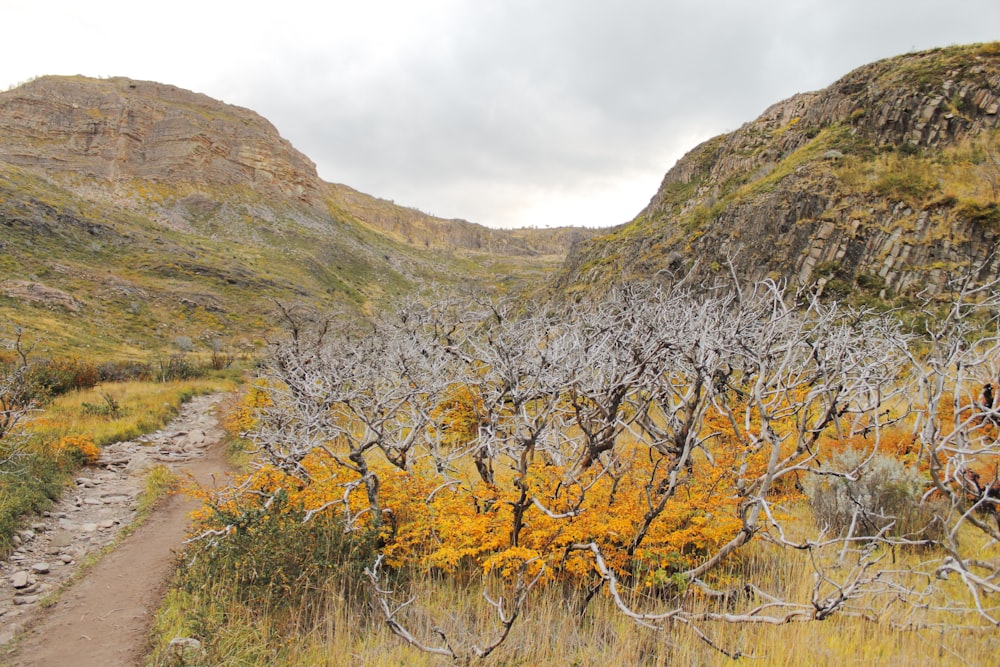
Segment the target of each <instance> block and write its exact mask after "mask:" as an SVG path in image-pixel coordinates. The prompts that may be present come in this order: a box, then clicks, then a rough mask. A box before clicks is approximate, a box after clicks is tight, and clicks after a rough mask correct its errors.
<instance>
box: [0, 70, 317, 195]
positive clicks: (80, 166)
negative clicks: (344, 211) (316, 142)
mask: <svg viewBox="0 0 1000 667" xmlns="http://www.w3.org/2000/svg"><path fill="white" fill-rule="evenodd" d="M0 136H2V137H3V141H0V161H3V162H9V163H11V164H15V165H18V166H22V167H32V168H40V169H43V170H45V171H50V172H51V171H58V172H72V173H75V174H85V175H88V176H94V177H99V178H104V179H108V180H110V181H119V180H127V179H133V178H135V179H144V180H149V181H154V182H155V181H168V182H169V181H178V180H180V181H185V182H194V183H199V182H201V183H213V184H221V185H242V186H248V187H252V188H254V189H255V190H258V191H261V192H264V193H269V194H278V195H281V196H283V197H289V198H294V199H297V200H301V201H303V202H307V203H310V204H314V205H318V204H319V203H320V202H321V189H322V188H321V183H322V182H321V181H320V179H319V177H318V176H317V174H316V166H315V165H314V164H313V163H312V161H311V160H309V158H307V157H306V156H304V155H303V154H301V153H299V152H298V151H297V150H295V149H294V148H293V147H292V145H291V144H290V143H288V141H286V140H285V139H283V138H282V137H281V136H280V135H279V134H278V131H277V130H276V129H275V128H274V126H273V125H271V123H269V122H268V121H267V120H265V119H264V118H262V117H261V116H259V115H258V114H256V113H254V112H252V111H250V110H248V109H243V108H240V107H236V106H232V105H228V104H224V103H222V102H219V101H217V100H213V99H212V98H210V97H207V96H205V95H200V94H198V93H193V92H190V91H186V90H183V89H180V88H176V87H174V86H169V85H164V84H159V83H152V82H148V81H133V80H131V79H125V78H113V79H90V78H85V77H56V76H46V77H42V78H39V79H36V80H34V81H32V82H30V83H28V84H25V85H23V86H20V87H18V88H15V89H13V90H11V91H8V92H6V93H2V94H0Z"/></svg>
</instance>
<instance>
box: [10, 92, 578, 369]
mask: <svg viewBox="0 0 1000 667" xmlns="http://www.w3.org/2000/svg"><path fill="white" fill-rule="evenodd" d="M0 131H2V132H3V141H2V142H0V229H2V230H3V232H4V233H3V235H2V237H0V315H2V316H3V318H4V320H5V321H6V322H7V326H8V327H14V326H16V327H22V328H24V329H26V330H28V331H30V332H32V334H33V335H34V336H35V337H37V338H38V339H39V340H43V341H45V345H47V346H49V347H51V348H52V349H53V350H55V351H60V350H61V351H63V352H66V351H74V352H80V351H83V350H89V351H90V353H92V354H97V355H101V356H127V355H143V354H148V353H149V351H151V350H158V349H164V348H169V347H170V345H171V342H172V341H173V340H175V339H176V338H178V337H181V338H184V339H189V340H192V341H194V342H195V344H196V345H197V346H199V347H201V348H202V349H208V348H209V347H211V346H212V345H217V344H220V343H223V344H225V345H227V346H237V347H244V348H246V347H253V346H254V345H255V344H256V345H257V346H259V345H260V342H261V338H262V337H265V336H267V335H269V332H271V331H273V323H272V322H271V321H270V320H269V317H268V315H269V313H271V312H272V311H274V310H275V303H274V302H275V301H280V302H285V303H293V302H294V303H299V304H304V305H308V306H310V307H313V308H316V309H318V310H329V309H332V308H341V309H345V308H346V309H347V310H349V311H352V312H355V313H358V314H361V313H371V312H373V311H374V310H377V309H378V308H380V307H383V306H384V305H385V304H388V303H391V302H393V301H395V300H398V299H401V298H403V297H405V296H409V295H419V294H426V293H433V292H440V291H444V292H447V291H449V290H452V289H462V290H464V291H470V292H471V291H485V292H494V293H495V292H498V291H499V292H504V291H507V290H509V289H511V288H512V287H515V286H518V285H522V284H525V283H526V282H527V281H531V282H536V283H537V282H541V281H544V279H545V276H546V275H547V273H548V272H549V271H550V270H551V269H553V268H554V267H555V266H556V265H557V263H558V262H559V261H561V259H562V258H563V256H564V255H565V253H566V251H567V249H568V247H569V245H570V244H571V243H572V242H573V241H575V240H576V239H577V238H580V237H583V236H585V235H587V232H585V231H584V230H517V231H513V232H506V231H497V230H489V229H486V228H484V227H482V226H480V225H475V224H473V223H469V222H465V221H459V220H441V219H438V218H434V217H432V216H429V215H426V214H423V213H421V212H419V211H416V210H414V209H409V208H405V207H401V206H397V205H395V204H393V203H391V202H388V201H385V200H379V199H377V198H375V197H371V196H369V195H365V194H363V193H360V192H357V191H355V190H353V189H351V188H349V187H347V186H342V185H334V184H329V183H325V182H323V181H322V180H320V179H319V177H318V176H317V175H316V172H315V166H314V165H313V164H312V162H311V161H310V160H308V158H306V157H305V156H303V155H302V154H300V153H298V152H297V151H295V149H294V148H292V147H291V145H289V144H288V143H287V142H286V141H285V140H283V139H282V138H281V137H280V136H279V135H278V133H277V131H276V130H275V129H274V128H273V126H271V125H270V124H269V123H268V122H267V121H266V120H264V119H263V118H261V117H260V116H258V115H257V114H254V113H253V112H251V111H249V110H246V109H241V108H238V107H232V106H230V105H225V104H223V103H221V102H217V101H215V100H212V99H210V98H208V97H206V96H204V95H197V94H195V93H190V92H188V91H183V90H180V89H177V88H174V87H172V86H164V85H161V84H154V83H150V82H137V81H132V80H130V79H108V80H95V79H86V78H83V77H43V78H41V79H38V80H35V81H33V82H31V83H29V84H26V85H24V86H22V87H20V88H17V89H14V90H11V91H8V92H6V93H0Z"/></svg>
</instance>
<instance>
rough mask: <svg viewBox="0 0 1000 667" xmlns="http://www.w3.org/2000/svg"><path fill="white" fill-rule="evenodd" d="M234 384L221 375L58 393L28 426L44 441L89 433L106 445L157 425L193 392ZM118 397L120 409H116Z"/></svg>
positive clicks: (104, 386) (122, 383)
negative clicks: (209, 377) (112, 407)
mask: <svg viewBox="0 0 1000 667" xmlns="http://www.w3.org/2000/svg"><path fill="white" fill-rule="evenodd" d="M234 386H235V385H234V384H233V383H232V382H231V381H229V380H218V379H203V380H184V381H177V382H166V383H160V382H114V383H107V384H102V385H99V386H97V387H94V388H93V389H86V390H77V391H72V392H69V393H67V394H64V395H62V396H59V397H57V398H55V399H54V400H53V401H52V402H51V403H50V404H49V405H47V406H46V407H45V410H43V411H42V412H40V413H38V415H37V416H35V418H34V419H33V420H32V421H31V423H30V424H29V425H28V431H29V433H31V434H32V435H33V436H36V437H37V438H38V439H39V440H40V441H41V442H56V441H58V440H59V438H61V437H64V436H68V435H79V434H87V435H90V436H91V437H92V438H93V440H94V444H96V445H98V446H104V445H108V444H111V443H113V442H120V441H124V440H130V439H132V438H135V437H138V436H139V435H142V434H144V433H150V432H152V431H155V430H156V429H158V428H160V427H162V426H163V425H164V424H166V423H167V422H168V421H169V420H170V419H172V418H173V417H174V416H176V415H177V411H178V410H179V409H180V406H181V404H182V403H184V402H185V401H187V400H188V399H190V398H191V397H192V396H196V395H198V394H207V393H211V392H215V391H231V390H232V389H233V388H234ZM112 403H113V404H114V405H117V407H118V409H117V410H112V409H111V405H112Z"/></svg>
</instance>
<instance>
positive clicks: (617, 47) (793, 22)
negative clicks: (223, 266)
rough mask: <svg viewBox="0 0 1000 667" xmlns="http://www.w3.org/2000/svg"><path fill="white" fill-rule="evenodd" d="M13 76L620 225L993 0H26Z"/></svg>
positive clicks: (439, 190)
mask: <svg viewBox="0 0 1000 667" xmlns="http://www.w3.org/2000/svg"><path fill="white" fill-rule="evenodd" d="M0 22H2V24H3V25H4V26H5V27H6V28H7V29H6V30H5V35H4V39H3V40H0V87H3V88H5V87H7V86H10V85H13V84H15V83H17V82H20V81H23V80H25V79H28V78H30V77H33V76H36V75H40V74H50V73H51V74H75V73H81V74H87V75H90V76H108V75H121V76H130V77H133V78H138V79H152V80H157V81H162V82H165V83H171V84H174V85H177V86H181V87H185V88H190V89H193V90H196V91H198V92H203V93H206V94H208V95H211V96H213V97H217V98H219V99H222V100H224V101H227V102H230V103H234V104H239V105H240V106H245V107H249V108H251V109H254V110H256V111H258V112H259V113H261V114H262V115H264V116H265V117H267V118H268V119H269V120H270V121H271V122H273V123H274V124H275V126H276V127H277V128H278V129H279V131H280V132H281V133H282V134H283V135H284V136H285V137H287V138H288V139H289V140H291V141H292V143H293V144H295V145H296V147H297V148H299V149H300V150H301V151H302V152H304V153H306V154H307V155H308V156H309V157H310V158H312V159H313V160H314V161H315V162H316V163H317V165H318V166H319V169H320V173H321V175H322V176H323V177H324V178H326V179H328V180H333V181H338V182H343V183H347V184H349V185H351V186H353V187H356V188H358V189H361V190H363V191H366V192H369V193H371V194H373V195H376V196H381V197H386V198H391V199H394V200H395V201H397V202H400V203H405V204H409V205H413V206H416V207H418V208H421V209H422V210H425V211H428V212H431V213H435V214H437V215H442V216H447V217H464V218H467V219H470V220H474V221H478V222H483V223H486V224H492V225H504V226H511V225H537V226H544V225H546V224H561V223H562V221H576V222H578V223H580V224H587V225H610V224H618V223H621V222H624V221H626V220H628V219H629V218H630V217H632V216H633V215H635V213H637V212H638V211H639V210H640V209H641V208H642V207H643V206H644V205H645V204H646V203H647V202H648V200H649V198H650V197H651V196H652V195H653V193H654V192H655V189H656V186H657V185H658V183H659V182H660V180H661V179H662V176H663V173H664V172H665V171H666V170H667V169H668V168H669V167H670V166H671V164H672V163H673V161H674V160H676V159H677V157H679V156H680V155H681V154H682V153H683V152H684V151H686V150H688V149H690V148H692V147H693V146H694V145H695V143H697V141H699V140H701V139H704V138H707V137H708V136H711V135H712V134H716V133H719V132H722V131H726V130H731V129H734V128H735V127H737V126H739V125H740V124H741V123H743V122H745V121H748V120H751V119H752V118H753V117H754V116H756V115H757V114H758V113H760V112H761V111H762V110H763V109H764V108H766V107H767V106H768V105H770V104H772V103H774V102H777V101H779V100H780V99H783V98H784V97H787V96H788V95H790V94H792V93H795V92H801V91H804V90H812V89H816V88H820V87H823V86H825V85H828V84H830V83H832V82H833V81H834V80H836V79H837V78H839V77H840V76H842V75H844V74H846V73H847V72H848V71H849V70H850V69H852V68H854V67H856V66H859V65H862V64H864V63H865V62H869V61H871V60H875V59H878V58H883V57H887V56H891V55H895V54H898V53H904V52H907V51H910V50H914V49H923V48H929V47H933V46H947V45H949V44H954V43H967V42H974V41H990V40H993V39H997V38H1000V34H997V32H996V28H995V27H996V26H1000V3H996V2H995V0H952V2H950V3H949V4H948V5H947V6H943V5H941V3H940V2H937V1H936V0H907V1H903V0H884V1H882V2H878V3H872V2H862V1H861V0H767V1H765V0H761V1H759V2H755V3H748V2H744V1H742V0H717V1H715V2H711V3H691V2H681V1H679V0H617V1H615V2H612V1H611V0H549V1H547V2H544V3H540V2H529V1H528V0H422V1H421V2H412V0H368V1H367V2H356V1H346V0H339V1H335V2H326V3H315V2H307V1H306V0H286V1H285V2H280V3H275V2H262V1H260V0H251V1H245V2H217V1H216V2H205V1H204V0H201V1H199V2H195V1H194V0H176V1H175V2H171V3H158V4H143V3H135V2H124V1H123V0H92V1H91V2H88V3H80V2H70V1H69V0H50V1H47V2H37V1H35V0H7V1H6V2H5V3H4V4H3V5H2V7H0Z"/></svg>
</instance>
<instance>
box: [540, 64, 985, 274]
mask: <svg viewBox="0 0 1000 667" xmlns="http://www.w3.org/2000/svg"><path fill="white" fill-rule="evenodd" d="M998 111H1000V44H988V45H976V46H970V47H952V48H949V49H941V50H936V51H931V52H925V53H917V54H910V55H907V56H901V57H899V58H893V59H888V60H885V61H880V62H878V63H873V64H871V65H867V66H865V67H862V68H860V69H858V70H855V71H854V72H852V73H850V74H849V75H847V76H845V77H844V78H843V79H841V80H840V81H838V82H836V83H835V84H833V85H832V86H830V87H829V88H827V89H825V90H822V91H818V92H812V93H805V94H800V95H796V96H794V97H792V98H790V99H788V100H785V101H784V102H780V103H778V104H775V105H774V106H772V107H771V108H769V109H768V110H767V111H765V112H764V114H762V115H761V116H760V117H759V118H758V119H756V120H755V121H753V122H750V123H747V124H746V125H744V126H743V127H741V128H740V129H738V130H736V131H735V132H732V133H730V134H727V135H723V136H719V137H716V138H714V139H711V140H709V141H707V142H705V143H704V144H702V145H700V146H698V147H696V148H695V149H693V150H692V151H691V152H690V153H688V154H687V155H686V156H684V157H683V158H682V159H681V160H680V161H678V163H677V164H676V165H675V166H674V167H673V168H672V169H671V170H670V171H669V172H668V173H667V174H666V176H665V177H664V179H663V182H662V184H661V186H660V189H659V191H658V192H657V193H656V194H655V195H654V196H653V198H652V200H651V201H650V203H649V205H648V206H647V207H646V208H645V209H644V210H643V211H642V213H640V215H639V216H638V217H637V218H636V220H634V221H633V222H632V223H630V224H629V225H625V226H624V227H622V228H619V229H617V230H615V231H613V232H612V233H610V234H608V235H606V236H604V237H599V238H597V239H594V240H593V241H591V242H589V243H584V244H581V245H580V246H579V247H578V248H577V249H576V251H575V252H574V253H572V254H571V256H570V257H569V258H568V260H567V262H566V265H565V266H564V268H563V270H562V272H561V275H560V278H559V284H560V285H561V286H563V287H570V286H574V285H579V286H585V285H588V284H590V285H601V284H605V283H607V282H614V281H621V280H629V279H636V278H639V279H641V278H644V277H649V276H652V275H654V274H656V273H657V272H661V271H666V272H668V273H678V272H684V271H687V270H690V269H691V268H692V267H693V268H694V269H695V271H696V273H697V274H698V275H700V276H701V277H708V276H710V274H711V273H713V272H720V271H722V272H725V266H726V264H728V263H729V262H732V263H733V264H734V266H735V268H736V269H737V272H738V274H739V275H740V276H741V277H743V278H744V279H746V280H748V281H754V280H759V279H762V278H781V279H786V280H789V281H791V282H793V283H799V284H804V285H808V284H813V283H818V284H819V285H820V287H823V286H824V285H825V284H827V283H832V282H834V281H836V283H837V284H838V286H839V288H840V289H845V288H846V289H850V288H853V287H855V286H856V283H857V281H858V280H859V279H860V282H861V283H863V284H864V285H869V286H874V287H875V288H877V290H876V291H878V292H883V291H888V292H892V293H900V292H913V291H917V290H922V289H926V288H928V287H929V288H930V289H931V290H932V291H933V290H940V289H943V288H944V285H945V283H946V282H947V280H948V277H949V276H950V275H952V274H953V273H954V272H955V271H956V270H960V269H962V268H964V267H969V266H976V267H979V269H980V270H981V272H982V273H983V275H984V277H985V276H997V275H1000V258H998V257H997V253H996V252H995V251H996V249H997V247H996V246H997V239H998V235H1000V209H998V208H997V201H996V199H997V194H998V193H997V192H996V189H997V188H993V189H992V190H993V191H992V193H991V192H990V188H989V187H986V185H985V184H986V182H987V181H989V180H990V179H991V178H994V180H997V182H1000V161H997V157H998V156H1000V148H998V146H1000V137H998V136H997V128H998V127H1000V114H998ZM977 151H978V154H977V153H976V152H977ZM962 169H964V171H962Z"/></svg>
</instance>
